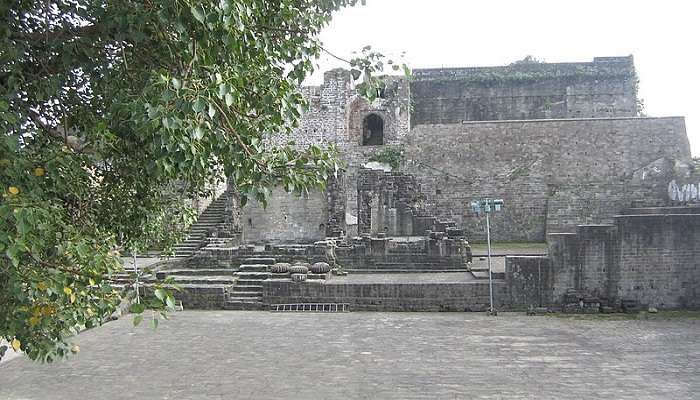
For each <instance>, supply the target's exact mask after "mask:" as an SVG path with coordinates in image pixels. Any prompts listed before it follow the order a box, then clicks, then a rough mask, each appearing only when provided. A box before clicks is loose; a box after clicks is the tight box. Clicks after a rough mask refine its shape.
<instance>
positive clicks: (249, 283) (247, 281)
mask: <svg viewBox="0 0 700 400" xmlns="http://www.w3.org/2000/svg"><path fill="white" fill-rule="evenodd" d="M264 280H265V279H241V278H238V280H237V281H236V284H237V285H243V286H262V282H263V281H264Z"/></svg>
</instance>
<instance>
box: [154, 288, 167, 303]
mask: <svg viewBox="0 0 700 400" xmlns="http://www.w3.org/2000/svg"><path fill="white" fill-rule="evenodd" d="M154 293H155V295H156V297H157V298H158V300H160V301H163V299H165V297H166V296H167V292H166V291H165V289H162V288H158V289H156V290H155V292H154Z"/></svg>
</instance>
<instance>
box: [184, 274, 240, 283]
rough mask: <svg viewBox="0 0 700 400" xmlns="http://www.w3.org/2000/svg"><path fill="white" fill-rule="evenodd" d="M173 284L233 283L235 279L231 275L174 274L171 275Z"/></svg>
mask: <svg viewBox="0 0 700 400" xmlns="http://www.w3.org/2000/svg"><path fill="white" fill-rule="evenodd" d="M171 277H172V278H173V283H175V284H181V283H182V284H185V283H189V284H200V285H233V284H234V283H235V282H236V279H235V278H234V277H233V276H211V275H209V276H199V275H190V276H176V275H171Z"/></svg>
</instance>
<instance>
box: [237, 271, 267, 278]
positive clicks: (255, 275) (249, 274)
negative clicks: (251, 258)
mask: <svg viewBox="0 0 700 400" xmlns="http://www.w3.org/2000/svg"><path fill="white" fill-rule="evenodd" d="M236 276H237V277H238V278H239V279H267V278H269V277H270V273H269V272H254V271H251V272H246V271H243V272H236Z"/></svg>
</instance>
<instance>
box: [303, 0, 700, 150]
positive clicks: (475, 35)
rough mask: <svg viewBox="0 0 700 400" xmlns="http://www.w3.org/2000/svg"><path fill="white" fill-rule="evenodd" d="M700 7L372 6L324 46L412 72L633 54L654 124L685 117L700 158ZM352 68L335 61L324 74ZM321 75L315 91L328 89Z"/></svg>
mask: <svg viewBox="0 0 700 400" xmlns="http://www.w3.org/2000/svg"><path fill="white" fill-rule="evenodd" d="M698 11H700V2H696V1H695V0H666V1H646V0H635V1H628V0H605V1H602V0H587V1H570V0H569V1H564V0H557V1H553V0H529V1H523V0H479V1H471V0H429V1H425V0H367V4H366V5H365V6H361V5H358V6H356V7H353V8H347V9H344V10H341V11H340V12H338V13H336V14H335V16H334V18H333V21H332V22H331V24H330V25H329V26H328V27H327V28H326V29H325V30H324V31H323V32H322V33H321V40H322V41H323V43H324V46H325V47H326V48H327V49H328V50H329V51H331V52H333V53H334V54H337V55H339V56H344V57H350V56H351V52H353V51H360V50H361V49H362V47H363V46H365V45H368V44H369V45H372V48H373V49H376V50H378V51H381V52H383V53H384V54H388V55H393V56H398V55H400V53H401V52H404V51H405V52H406V55H405V57H404V59H405V61H406V62H407V63H408V64H409V65H410V66H411V67H412V68H431V67H469V66H491V65H505V64H509V63H511V62H513V61H516V60H520V59H522V58H524V57H525V56H527V55H532V56H534V57H536V58H537V59H539V60H543V61H546V62H581V61H593V57H600V56H626V55H630V54H632V55H633V56H634V62H635V66H636V69H637V74H638V76H639V79H640V91H639V96H640V98H642V99H643V100H644V103H645V112H646V114H648V115H649V116H654V117H661V116H685V117H686V130H687V132H688V136H689V138H690V145H691V151H692V153H693V155H694V156H700V109H698V107H697V99H696V97H695V96H700V68H699V67H700V49H699V48H698V47H699V46H698V43H699V41H700V19H699V18H698V17H699V16H700V14H699V13H698ZM343 66H344V67H347V65H343V64H342V63H341V62H340V61H337V60H335V59H333V58H331V57H330V56H327V55H326V56H323V57H322V58H321V59H320V60H319V69H320V70H321V71H325V70H328V69H331V68H335V67H343ZM322 80H323V77H322V73H321V72H319V73H316V74H314V76H312V77H311V79H310V80H309V83H310V84H319V83H320V82H321V81H322Z"/></svg>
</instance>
